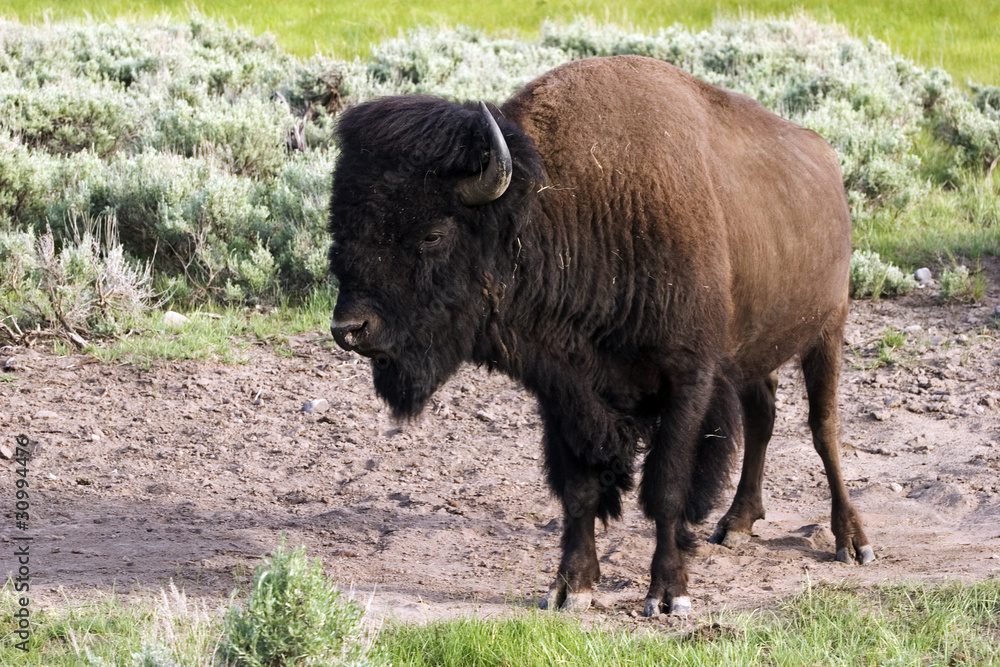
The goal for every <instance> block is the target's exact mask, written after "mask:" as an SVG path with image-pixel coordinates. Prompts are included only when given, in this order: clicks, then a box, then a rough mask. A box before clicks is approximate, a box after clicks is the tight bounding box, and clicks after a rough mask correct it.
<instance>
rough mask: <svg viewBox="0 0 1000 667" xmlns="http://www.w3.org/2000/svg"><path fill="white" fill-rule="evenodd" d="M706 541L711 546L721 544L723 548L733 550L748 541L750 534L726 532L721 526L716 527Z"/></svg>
mask: <svg viewBox="0 0 1000 667" xmlns="http://www.w3.org/2000/svg"><path fill="white" fill-rule="evenodd" d="M708 541H709V542H711V543H712V544H721V545H722V546H724V547H728V548H730V549H735V548H736V547H741V546H743V545H744V544H746V543H747V542H749V541H750V533H744V532H742V531H739V530H727V529H725V528H723V527H722V526H718V527H716V529H715V532H713V533H712V536H711V537H709V538H708Z"/></svg>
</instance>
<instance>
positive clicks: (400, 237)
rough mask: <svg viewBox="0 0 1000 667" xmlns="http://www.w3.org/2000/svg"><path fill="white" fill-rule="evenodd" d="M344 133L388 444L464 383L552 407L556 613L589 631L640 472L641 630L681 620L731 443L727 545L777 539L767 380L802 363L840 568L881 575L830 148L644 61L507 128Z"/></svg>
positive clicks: (463, 120) (430, 108) (349, 306)
mask: <svg viewBox="0 0 1000 667" xmlns="http://www.w3.org/2000/svg"><path fill="white" fill-rule="evenodd" d="M337 133H338V137H339V144H338V145H339V148H340V156H339V158H338V161H337V165H336V169H335V171H334V176H333V192H332V198H331V211H330V232H331V235H332V237H333V245H332V246H331V248H330V269H331V271H332V273H333V275H334V276H335V277H336V278H337V280H338V281H339V284H340V295H339V298H338V300H337V305H336V308H335V311H334V315H333V322H332V324H331V330H332V332H333V335H334V337H335V338H336V340H337V342H338V343H339V344H340V345H341V346H342V347H344V348H345V349H347V350H353V351H355V352H358V353H359V354H362V355H364V356H366V357H370V358H371V360H372V376H373V379H374V384H375V389H376V391H377V393H378V394H379V396H380V397H381V398H382V399H383V400H385V401H386V402H387V404H388V405H389V406H390V408H391V409H392V411H393V413H394V415H395V416H396V417H397V418H407V417H412V416H415V415H417V414H418V413H420V412H421V410H422V409H423V408H424V406H425V404H426V403H427V401H428V399H429V398H430V397H431V395H432V394H433V393H434V391H435V390H436V389H437V388H438V387H439V386H441V384H442V383H443V382H445V380H447V379H448V378H449V377H450V376H451V375H452V374H453V373H454V372H455V371H456V369H458V367H459V365H460V364H462V363H463V362H473V363H476V364H481V365H485V366H487V367H488V368H489V369H495V370H499V371H501V372H503V373H505V374H507V375H509V376H511V377H513V378H516V379H518V380H520V381H521V383H523V385H524V387H525V388H527V389H528V390H529V391H530V392H531V393H532V394H534V395H535V396H536V398H537V400H538V408H539V412H540V414H541V418H542V421H543V424H544V453H545V471H546V474H547V479H548V483H549V485H550V487H551V489H552V492H553V493H554V494H555V495H556V496H557V497H558V498H559V499H560V500H561V501H562V505H563V512H564V517H563V535H562V560H561V562H560V565H559V570H558V574H557V575H556V578H555V582H554V583H553V584H552V588H551V589H550V590H549V592H548V594H547V596H546V599H545V600H544V601H543V602H542V605H543V606H547V607H549V608H555V607H559V606H561V607H562V608H564V609H581V608H586V607H588V606H589V605H590V603H591V597H592V589H593V586H594V584H595V582H596V581H597V579H598V577H599V574H600V572H599V566H598V561H597V553H596V548H595V543H594V528H595V520H596V519H597V518H600V519H601V520H602V521H605V522H607V521H608V520H609V519H614V518H617V517H619V516H620V514H621V508H622V506H621V495H622V493H623V492H626V491H628V490H630V489H631V488H632V486H633V464H634V462H635V460H636V458H637V455H638V454H640V453H641V452H644V453H645V458H644V461H643V463H642V475H641V481H640V483H639V492H638V493H639V501H640V503H641V506H642V508H643V510H644V512H645V513H646V515H647V516H649V517H650V518H651V519H652V520H653V521H654V522H655V525H656V550H655V552H654V554H653V560H652V566H651V581H650V586H649V593H648V595H647V597H646V603H645V613H646V614H647V615H655V614H658V613H660V611H661V610H664V609H665V610H668V611H669V612H670V613H675V614H684V613H689V611H690V608H691V607H690V598H689V595H688V590H687V572H686V569H685V563H684V556H683V553H684V551H685V550H687V549H689V548H690V547H691V545H692V544H693V538H692V534H691V532H690V529H689V526H690V525H691V524H693V523H695V522H698V521H700V520H702V519H704V518H705V516H706V515H707V513H708V511H709V509H710V506H711V503H712V501H713V499H714V498H715V496H716V495H717V493H718V492H719V491H720V490H721V488H722V487H724V486H725V484H726V482H727V479H728V470H729V464H730V461H731V459H732V455H733V454H734V452H735V449H736V447H737V446H738V444H739V438H740V437H741V435H742V438H743V439H744V441H745V456H744V463H743V474H742V478H741V480H740V483H739V486H738V490H737V493H736V498H735V500H734V502H733V505H732V507H731V508H730V510H729V511H728V513H727V514H726V515H725V516H724V517H723V519H722V520H721V521H720V522H719V525H718V528H717V530H716V531H715V533H714V535H713V536H712V540H713V541H716V542H723V543H725V542H731V541H733V540H734V539H736V538H737V537H738V536H740V535H746V534H748V533H749V532H750V529H751V527H752V525H753V523H754V521H756V520H757V519H759V518H762V517H763V516H764V509H763V505H762V502H761V480H762V477H763V465H764V454H765V450H766V447H767V443H768V440H769V439H770V437H771V429H772V426H773V423H774V413H775V404H774V396H775V389H776V379H775V375H774V371H775V369H776V368H778V367H779V366H780V365H781V364H783V363H784V362H785V361H787V360H789V359H790V358H792V357H793V356H796V355H798V356H799V357H800V358H801V363H802V371H803V375H804V377H805V384H806V389H807V392H808V399H809V424H810V426H811V428H812V433H813V443H814V445H815V447H816V449H817V451H818V452H819V454H820V457H821V458H822V460H823V464H824V466H825V468H826V473H827V477H828V479H829V482H830V488H831V490H832V496H833V513H832V515H833V516H832V518H833V532H834V534H835V536H836V541H837V557H838V558H839V559H840V560H844V561H847V560H850V559H852V558H853V559H856V560H858V561H859V562H862V563H864V562H867V561H870V560H871V559H872V558H874V554H873V552H872V548H871V546H869V542H868V539H867V538H866V537H865V535H864V532H863V529H862V525H861V520H860V518H859V516H858V514H857V512H856V511H855V510H854V508H853V507H852V506H851V502H850V500H849V498H848V494H847V491H846V489H845V487H844V483H843V480H842V478H841V473H840V465H839V462H838V456H837V448H838V420H837V407H836V390H837V381H838V376H839V370H840V364H841V346H842V341H843V329H844V321H845V318H846V315H847V308H848V261H849V257H850V254H851V233H850V215H849V211H848V206H847V202H846V200H845V196H844V188H843V183H842V180H841V173H840V167H839V163H838V161H837V157H836V155H835V154H834V152H833V150H832V149H831V147H830V146H829V145H828V144H827V143H826V142H825V141H824V140H823V139H821V138H820V137H819V135H817V134H815V133H814V132H811V131H809V130H806V129H803V128H801V127H799V126H797V125H794V124H792V123H790V122H787V121H785V120H783V119H781V118H779V117H778V116H776V115H774V114H772V113H770V112H768V111H767V110H765V109H764V108H763V107H761V106H760V105H759V104H757V103H756V102H754V101H753V100H751V99H749V98H747V97H744V96H742V95H738V94H735V93H731V92H728V91H725V90H721V89H719V88H716V87H713V86H710V85H708V84H706V83H704V82H702V81H700V80H698V79H696V78H694V77H693V76H691V75H689V74H687V73H685V72H683V71H682V70H680V69H677V68H676V67H673V66H671V65H669V64H666V63H663V62H660V61H658V60H653V59H650V58H645V57H638V56H618V57H611V58H592V59H586V60H580V61H576V62H572V63H568V64H566V65H562V66H560V67H558V68H556V69H554V70H552V71H551V72H548V73H547V74H544V75H542V76H540V77H539V78H537V79H536V80H534V81H532V82H531V83H529V84H528V85H527V86H525V87H524V88H523V89H522V90H520V91H518V92H517V93H515V94H514V95H513V96H512V97H511V98H510V99H509V100H508V101H507V102H506V103H505V104H504V105H503V106H502V107H500V108H499V109H497V108H494V107H491V106H488V105H486V104H484V103H482V102H480V103H474V102H468V103H465V104H457V103H453V102H449V101H446V100H442V99H437V98H433V97H423V96H405V97H393V98H385V99H380V100H376V101H372V102H368V103H365V104H361V105H359V106H356V107H354V108H351V109H348V110H347V111H345V112H344V113H343V115H342V116H341V118H340V120H339V124H338V129H337ZM741 417H742V425H741V423H740V422H741ZM741 431H742V433H741Z"/></svg>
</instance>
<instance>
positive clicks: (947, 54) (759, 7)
mask: <svg viewBox="0 0 1000 667" xmlns="http://www.w3.org/2000/svg"><path fill="white" fill-rule="evenodd" d="M192 9H195V11H198V12H200V13H203V14H205V15H207V16H210V17H214V18H219V19H224V20H232V21H234V22H236V23H238V24H240V25H243V26H246V27H249V28H251V29H252V30H253V31H254V32H263V31H268V32H271V33H274V34H275V35H276V36H277V38H278V42H279V43H280V44H281V45H282V47H284V48H285V49H286V50H288V51H290V52H291V53H293V54H295V55H298V56H300V57H308V56H311V55H313V54H314V53H316V52H317V51H321V52H325V53H331V54H333V55H335V56H337V57H342V58H343V57H350V56H355V55H361V56H365V55H367V54H368V52H369V49H370V47H371V45H372V44H373V43H378V42H382V41H384V40H385V39H386V38H394V37H397V36H399V34H400V33H401V31H405V30H410V29H412V28H414V27H416V26H418V25H427V26H434V27H438V26H444V25H450V26H453V25H467V26H470V27H473V28H479V29H484V30H487V31H489V32H493V33H504V32H511V31H517V32H518V33H520V34H521V36H523V37H526V38H531V37H537V35H538V30H539V27H540V25H541V23H542V21H544V20H546V19H555V20H562V21H568V20H573V19H574V18H576V17H577V16H579V15H586V16H592V17H594V18H595V19H598V20H608V21H611V22H615V23H619V24H625V25H632V26H634V27H635V28H636V29H640V30H644V31H648V30H655V29H658V28H661V27H666V26H670V25H672V24H674V23H677V22H680V23H683V24H685V25H688V26H690V27H693V28H696V29H703V28H707V27H708V26H710V25H711V24H712V21H713V19H714V18H715V17H716V16H717V15H718V14H720V13H722V14H725V15H736V14H739V13H752V14H754V15H756V16H768V15H776V14H785V15H788V14H792V13H794V12H796V11H798V10H804V11H806V12H808V13H810V14H812V15H813V16H814V17H816V18H817V19H819V20H822V21H830V20H835V21H837V22H839V23H841V24H843V25H844V26H846V27H847V28H848V29H849V30H851V32H853V33H854V34H855V35H858V36H861V37H864V36H866V35H869V34H870V35H872V36H873V37H875V38H876V39H880V40H883V41H885V42H887V43H889V44H890V45H891V46H892V47H893V48H894V49H896V50H898V51H899V52H900V53H902V54H904V55H906V56H908V57H910V58H913V59H915V60H916V61H917V62H919V63H921V64H923V65H925V66H929V67H943V68H944V69H946V70H948V71H949V72H951V74H952V75H953V76H954V77H955V80H956V81H958V82H961V83H964V82H965V81H966V80H972V81H975V82H979V83H985V84H994V85H995V84H998V83H1000V2H996V0H960V1H958V2H942V1H941V0H888V1H884V2H871V1H870V0H868V1H865V0H843V1H839V2H830V1H822V0H818V1H817V0H769V1H766V2H739V1H738V0H658V1H656V2H651V1H648V0H647V1H645V2H644V1H642V0H620V1H619V2H616V3H613V4H612V3H607V2H596V1H594V0H524V1H517V2H511V1H505V2H469V1H468V0H407V1H404V0H383V1H379V0H364V1H358V0H355V1H344V0H285V1H284V2H260V1H254V0H212V1H211V2H201V3H191V2H189V1H188V0H158V1H157V0H138V1H135V0H104V1H103V2H100V3H94V2H92V1H89V2H88V1H85V0H61V1H60V2H52V1H51V0H50V1H48V2H40V1H38V0H9V1H4V2H0V16H6V17H8V18H17V19H19V20H21V21H25V22H28V21H30V22H36V21H39V20H42V19H43V18H44V17H46V16H47V17H50V18H52V19H62V18H69V17H79V16H85V15H90V16H92V17H93V18H94V19H96V20H102V19H104V18H106V17H120V16H124V17H144V18H148V17H150V16H153V15H157V14H164V13H169V14H170V15H171V16H172V17H174V18H175V19H177V20H183V19H185V18H187V17H189V16H190V14H191V11H192Z"/></svg>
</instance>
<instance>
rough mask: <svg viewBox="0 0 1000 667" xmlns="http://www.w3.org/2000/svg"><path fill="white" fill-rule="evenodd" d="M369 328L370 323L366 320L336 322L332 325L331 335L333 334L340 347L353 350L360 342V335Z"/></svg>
mask: <svg viewBox="0 0 1000 667" xmlns="http://www.w3.org/2000/svg"><path fill="white" fill-rule="evenodd" d="M367 327H368V322H367V321H364V320H360V321H359V320H349V321H347V322H338V321H337V320H334V321H333V322H332V323H331V324H330V333H331V334H333V338H334V340H336V341H337V344H338V345H340V346H341V347H343V348H344V349H352V348H354V347H355V346H356V345H357V344H358V342H359V340H358V338H359V334H361V333H362V332H363V331H364V330H365V329H366V328H367Z"/></svg>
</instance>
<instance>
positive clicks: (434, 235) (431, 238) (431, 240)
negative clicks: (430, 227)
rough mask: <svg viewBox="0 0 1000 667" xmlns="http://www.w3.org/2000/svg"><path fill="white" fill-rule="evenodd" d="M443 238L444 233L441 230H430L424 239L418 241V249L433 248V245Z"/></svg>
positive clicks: (438, 243)
mask: <svg viewBox="0 0 1000 667" xmlns="http://www.w3.org/2000/svg"><path fill="white" fill-rule="evenodd" d="M443 238H444V234H442V233H441V232H431V233H429V234H428V235H427V236H425V237H424V240H423V241H421V242H420V249H421V250H423V249H426V248H433V247H434V246H437V245H440V244H441V239H443Z"/></svg>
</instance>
